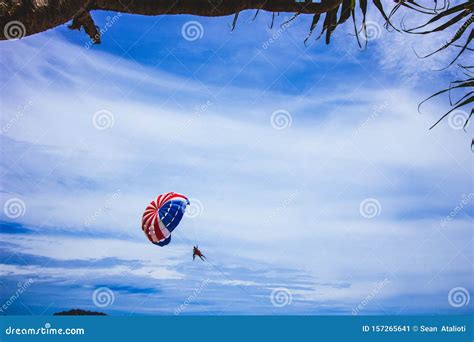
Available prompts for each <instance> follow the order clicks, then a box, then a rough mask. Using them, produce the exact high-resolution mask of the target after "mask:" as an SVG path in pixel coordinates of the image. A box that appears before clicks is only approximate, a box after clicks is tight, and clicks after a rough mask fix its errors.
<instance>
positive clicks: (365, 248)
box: [0, 35, 472, 313]
mask: <svg viewBox="0 0 474 342" xmlns="http://www.w3.org/2000/svg"><path fill="white" fill-rule="evenodd" d="M46 39H47V38H39V37H36V38H32V39H29V40H25V41H24V42H23V41H22V42H20V43H19V44H16V45H15V46H13V45H11V44H10V45H5V47H3V46H2V49H3V50H4V51H5V52H8V53H4V54H2V71H4V72H2V75H3V76H2V77H3V79H2V81H3V84H4V90H3V91H4V93H5V95H6V96H5V97H4V98H5V101H3V103H2V107H3V108H2V111H3V112H4V113H5V115H3V116H2V121H1V124H2V127H7V126H8V129H7V130H4V131H3V135H2V136H1V137H0V139H1V146H2V162H1V172H2V179H4V180H5V181H4V182H3V184H2V193H1V194H0V196H1V198H2V203H6V201H8V200H9V199H11V198H18V199H20V200H21V201H23V203H24V206H25V210H24V213H23V214H22V215H21V216H19V217H15V218H12V217H9V215H8V213H6V212H5V210H4V211H3V213H2V220H3V221H5V222H12V223H16V224H18V225H19V226H17V228H18V229H20V230H21V231H20V232H17V234H12V232H11V229H12V228H11V226H9V225H8V223H7V225H6V226H7V227H10V228H9V229H10V231H9V230H2V231H3V234H2V240H4V241H9V243H10V244H9V245H7V246H4V247H3V250H2V258H3V259H5V260H8V258H10V257H12V256H15V255H20V256H21V255H22V254H27V255H29V256H36V257H37V258H39V259H38V260H40V263H41V266H40V265H39V264H30V263H24V264H21V263H19V262H17V263H16V264H13V263H8V262H7V261H5V260H4V265H2V274H3V275H5V276H6V277H7V278H9V279H16V278H17V277H21V276H34V277H38V278H40V279H42V281H43V282H46V283H47V284H48V286H54V287H58V288H61V287H64V288H66V289H69V290H70V291H73V292H74V293H77V294H78V295H79V296H80V297H79V298H81V299H80V300H78V302H77V304H78V305H79V304H81V305H83V306H84V305H85V306H91V305H93V304H92V300H91V296H92V292H93V291H94V289H95V288H96V287H100V286H107V285H108V287H110V288H111V289H112V291H115V292H116V293H123V296H120V298H121V299H120V300H119V299H116V300H115V302H114V305H113V306H111V307H108V308H107V309H108V310H112V311H117V312H122V313H125V312H141V313H171V312H173V310H175V309H176V307H177V306H179V305H181V304H182V302H183V301H185V300H186V298H187V297H188V296H189V295H190V294H191V293H193V291H194V290H195V288H196V287H199V286H200V284H201V283H202V281H203V280H206V279H210V280H209V281H208V283H209V284H208V285H206V287H205V288H204V289H203V290H202V293H201V294H200V295H199V297H198V299H197V300H195V301H193V303H192V304H190V305H189V307H187V311H186V312H189V313H232V312H234V313H318V312H329V313H330V312H332V313H341V312H345V313H350V312H351V310H352V309H353V308H354V306H356V305H357V304H358V303H360V302H361V301H362V300H363V299H364V298H366V296H367V295H368V294H370V293H371V291H372V289H373V288H374V286H376V284H378V283H379V282H381V281H383V280H384V279H385V278H387V279H389V281H390V284H389V285H387V286H386V287H384V288H383V289H381V290H380V291H379V293H378V294H377V296H376V298H375V299H374V300H373V301H371V304H368V305H367V306H366V307H365V308H364V310H367V311H366V312H380V310H381V309H380V307H385V308H387V310H389V311H392V312H393V311H397V310H401V309H403V308H404V307H405V305H406V306H407V307H406V308H405V309H404V310H406V311H408V312H416V311H418V312H423V311H429V310H431V309H432V308H433V307H432V306H431V305H432V304H430V302H431V301H432V300H433V298H436V303H438V308H439V309H440V310H444V311H448V310H450V309H452V308H450V307H449V305H448V303H447V302H443V301H442V300H441V298H442V297H443V296H445V294H447V292H448V291H449V289H451V288H452V287H453V286H456V285H459V283H461V284H466V286H467V285H469V282H468V281H467V279H468V276H469V274H470V272H471V271H472V269H471V265H472V264H471V262H470V260H471V259H470V258H471V256H470V255H469V253H468V250H469V249H468V248H469V245H468V244H467V243H468V242H469V241H471V238H472V232H471V228H470V226H469V225H470V220H469V215H470V214H472V213H471V212H469V211H466V215H464V216H463V215H460V216H458V217H457V218H456V219H455V220H452V221H450V222H449V227H447V228H446V227H441V226H440V222H441V219H442V217H444V216H445V215H446V214H448V213H449V212H450V211H451V209H452V208H453V207H454V206H456V204H457V203H458V202H459V198H460V196H461V194H462V193H463V192H465V189H467V188H468V186H469V184H470V183H469V180H470V171H469V170H470V159H469V158H470V156H469V155H468V154H466V153H465V151H463V149H462V147H463V146H467V144H466V142H465V140H466V136H465V135H464V134H460V132H457V131H454V130H452V129H451V128H450V127H449V126H448V125H446V126H440V127H439V128H438V129H437V130H436V131H432V132H428V131H427V128H428V127H429V126H430V124H431V123H432V122H433V120H434V119H435V116H433V115H428V114H425V115H423V116H422V115H419V114H418V113H417V112H416V106H417V104H418V102H419V101H420V98H421V96H420V94H418V92H416V91H414V90H413V89H411V88H407V87H406V86H399V85H395V86H394V85H390V82H388V81H387V79H389V78H390V75H384V76H383V77H381V76H380V75H379V74H374V75H372V76H370V77H368V78H362V77H352V76H351V75H350V74H347V75H346V76H344V78H340V77H339V78H334V77H328V78H327V79H326V80H325V81H322V82H319V83H317V84H316V85H314V86H313V85H308V84H304V82H303V84H304V85H303V84H302V87H303V88H304V89H303V90H304V91H302V92H300V94H295V93H296V92H293V93H291V92H290V93H285V92H283V91H281V89H272V88H271V87H268V86H266V87H263V86H256V85H255V84H251V83H248V82H241V81H235V82H230V83H224V84H222V83H219V82H216V83H213V82H209V81H208V80H207V76H206V77H202V78H201V77H184V76H182V75H179V74H178V73H172V72H170V71H165V70H163V69H162V68H160V67H155V68H153V67H150V66H144V65H140V64H138V63H136V62H134V61H132V60H130V59H129V60H126V59H123V58H119V57H116V56H113V55H110V54H107V53H104V52H97V51H92V50H91V51H87V50H85V49H83V48H81V47H79V46H76V45H73V44H70V43H67V42H65V41H63V40H61V39H58V38H57V37H55V36H54V35H53V38H52V40H51V41H47V40H46ZM285 44H288V42H287V43H285ZM43 46H47V47H43ZM42 47H43V48H42ZM247 51H248V50H247ZM266 53H268V52H266ZM30 56H37V57H34V58H30ZM256 56H257V57H256V58H262V59H265V55H264V54H263V53H259V52H256ZM273 57H275V56H273ZM313 57H314V56H313ZM313 62H314V61H312V60H307V63H313ZM338 63H339V61H338ZM340 63H342V65H345V67H347V65H346V64H344V63H349V64H350V65H352V64H353V61H352V60H348V61H346V60H342V61H340ZM236 64H238V63H237V62H236ZM222 65H223V64H221V65H220V67H222ZM236 73H237V74H238V73H239V71H238V70H237V71H236ZM324 73H325V71H322V70H321V71H318V72H316V74H315V75H314V77H315V78H321V77H322V76H324ZM359 73H360V74H359V75H363V73H364V72H363V71H359ZM276 75H280V73H279V72H277V71H275V72H274V73H273V74H272V73H269V75H266V76H262V77H263V80H260V81H259V82H262V83H265V82H268V84H272V82H275V79H278V78H276ZM287 77H288V78H289V82H290V83H293V84H300V83H298V73H297V72H296V73H293V74H291V75H288V76H287ZM341 77H342V76H341ZM259 82H257V84H260V83H259ZM18 104H28V106H27V107H24V106H23V107H21V108H20V109H19V108H18ZM22 108H23V109H22ZM19 110H22V111H23V112H22V115H21V116H18V115H17V114H18V111H19ZM278 110H284V111H286V112H288V113H289V115H290V118H291V125H288V126H287V127H286V128H284V129H281V130H279V129H275V128H274V127H275V125H273V126H272V122H271V118H272V113H274V112H275V111H278ZM98 112H100V113H101V115H102V114H104V113H105V114H104V115H105V117H104V119H106V121H104V122H99V121H97V116H98V115H96V113H98ZM13 118H16V119H15V120H14V121H13V123H12V124H10V125H8V124H9V123H11V122H12V119H13ZM458 133H459V134H458ZM166 191H178V192H182V193H184V194H187V195H188V196H189V197H190V198H194V199H196V200H199V202H200V203H202V205H203V208H202V212H201V214H200V215H199V216H197V217H195V218H185V219H184V220H183V222H182V224H181V226H180V227H179V228H178V230H177V231H175V232H174V233H173V243H172V244H170V245H169V246H167V247H166V248H163V249H159V248H156V247H155V246H153V245H151V244H149V243H148V242H147V241H146V239H145V238H144V236H143V233H142V232H141V229H140V224H139V221H140V217H141V214H142V211H143V209H144V207H145V206H146V205H147V204H148V202H149V201H150V200H151V199H152V198H154V196H156V194H157V193H161V192H166ZM368 198H374V199H376V200H377V202H378V203H379V205H380V208H378V211H377V212H376V215H375V217H373V218H367V217H365V216H364V215H361V210H362V209H361V202H363V201H364V200H365V199H368ZM10 216H11V215H10ZM19 235H21V238H19ZM195 243H199V244H200V246H202V247H203V248H205V253H206V254H207V255H208V258H209V260H210V261H211V263H209V264H206V263H203V264H196V263H192V262H191V261H190V256H189V250H190V247H191V246H192V245H193V244H195ZM434 251H436V253H434ZM110 260H115V263H114V265H110V264H109V263H108V262H110ZM78 261H82V262H84V263H85V264H81V263H79V264H78ZM75 279H77V280H75ZM38 284H40V283H38ZM206 284H207V283H206ZM155 286H156V287H155ZM280 287H284V288H288V291H290V293H291V294H292V300H291V304H290V305H287V306H285V307H284V308H283V309H281V308H277V307H275V305H272V302H271V300H270V296H271V293H272V290H273V289H275V288H280ZM149 288H156V289H157V291H156V293H154V292H152V291H151V293H149V294H145V292H147V290H146V289H149ZM37 289H38V291H40V292H41V291H42V292H44V291H47V290H46V288H41V289H40V286H39V285H37ZM134 289H135V290H134ZM140 289H142V290H140ZM143 289H144V290H143ZM69 290H68V291H69ZM31 291H34V287H33V286H32V287H31ZM75 291H77V292H75ZM7 294H8V290H7V289H4V290H2V296H3V295H7ZM420 294H426V295H427V296H428V297H427V298H426V299H424V297H423V298H422V297H420V300H419V301H416V303H414V302H413V301H412V299H411V297H409V296H411V295H420ZM52 297H55V298H54V300H53V299H51V301H52V302H54V303H55V304H54V305H53V306H52V307H51V308H50V309H51V310H52V309H53V308H57V307H59V306H61V305H62V306H65V305H66V306H67V305H72V304H68V303H66V302H65V301H64V300H61V299H60V298H57V296H52ZM395 298H396V300H395ZM400 298H402V299H400ZM443 298H444V297H443ZM48 300H49V297H48V296H46V297H45V302H44V303H42V304H41V305H44V306H47V305H48V304H46V303H47V301H48ZM157 303H159V306H157ZM27 304H28V305H30V304H31V305H35V304H34V301H33V302H29V303H27ZM234 304H235V305H234ZM415 304H416V305H415ZM38 306H40V304H38ZM415 306H416V307H415Z"/></svg>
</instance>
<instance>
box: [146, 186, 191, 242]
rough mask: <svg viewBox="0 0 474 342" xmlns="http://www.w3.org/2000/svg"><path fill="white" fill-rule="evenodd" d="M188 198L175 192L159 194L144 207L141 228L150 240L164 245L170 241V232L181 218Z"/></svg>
mask: <svg viewBox="0 0 474 342" xmlns="http://www.w3.org/2000/svg"><path fill="white" fill-rule="evenodd" d="M187 205H189V200H188V198H187V197H186V196H183V195H180V194H177V193H175V192H168V193H166V194H163V195H159V196H158V197H157V198H155V200H153V201H152V202H151V203H150V204H149V205H148V206H147V207H146V209H145V212H144V213H143V216H142V230H143V232H144V233H145V235H146V236H147V238H148V240H150V242H152V243H154V244H155V245H158V246H166V245H167V244H169V243H170V241H171V232H172V231H173V230H175V229H176V227H177V226H178V224H179V222H180V221H181V219H182V218H183V215H184V211H185V209H186V206H187Z"/></svg>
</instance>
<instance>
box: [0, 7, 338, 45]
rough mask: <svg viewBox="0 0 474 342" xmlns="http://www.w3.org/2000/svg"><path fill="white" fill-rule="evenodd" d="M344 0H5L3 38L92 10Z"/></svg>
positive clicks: (168, 10) (225, 11) (0, 14)
mask: <svg viewBox="0 0 474 342" xmlns="http://www.w3.org/2000/svg"><path fill="white" fill-rule="evenodd" d="M341 3H342V0H320V2H319V3H313V2H311V1H307V2H296V0H91V1H80V0H1V1H0V26H1V30H0V40H6V39H11V37H10V36H9V34H8V32H7V31H8V30H7V29H6V28H8V25H9V24H10V25H11V23H12V22H15V23H18V22H19V23H21V25H22V26H23V27H24V30H23V31H24V32H23V34H22V36H21V37H15V38H22V37H24V36H29V35H32V34H35V33H39V32H43V31H46V30H49V29H51V28H54V27H56V26H59V25H62V24H65V23H66V22H68V21H70V20H73V19H75V18H78V17H80V16H83V15H84V13H88V12H90V11H92V10H104V11H115V12H122V13H129V14H141V15H162V14H191V15H199V16H210V17H216V16H225V15H230V14H234V13H238V12H240V11H243V10H247V9H260V10H264V11H270V12H293V13H308V14H315V13H326V12H328V11H331V10H333V9H334V8H336V7H338V6H339V5H340V4H341ZM89 17H90V16H89ZM83 19H84V20H86V22H88V21H89V19H88V18H86V17H83ZM77 25H79V22H78V21H77V20H76V23H73V24H72V25H71V26H72V28H76V27H77ZM80 26H84V28H85V29H86V32H87V31H88V30H89V31H91V30H92V28H91V26H90V25H89V26H86V25H80ZM87 33H88V34H89V36H90V35H91V34H90V33H89V32H87ZM93 36H94V37H95V35H93Z"/></svg>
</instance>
